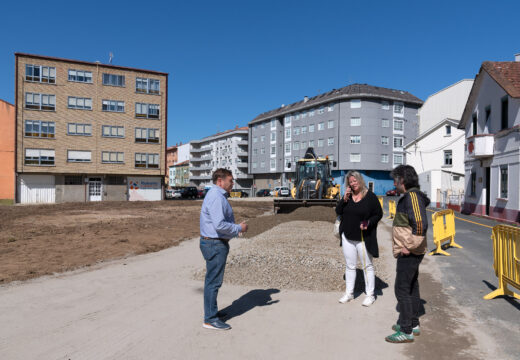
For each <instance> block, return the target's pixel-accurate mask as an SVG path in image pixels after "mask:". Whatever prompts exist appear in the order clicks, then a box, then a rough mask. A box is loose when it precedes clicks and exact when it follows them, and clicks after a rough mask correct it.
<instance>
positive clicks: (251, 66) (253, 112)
mask: <svg viewBox="0 0 520 360" xmlns="http://www.w3.org/2000/svg"><path fill="white" fill-rule="evenodd" d="M2 6H3V15H4V16H3V19H2V21H1V22H0V30H1V32H0V33H1V34H3V37H2V45H1V52H0V54H1V56H0V79H1V81H0V98H1V99H4V100H6V101H9V102H11V103H13V102H14V53H15V52H25V53H33V54H41V55H48V56H56V57H64V58H70V59H77V60H84V61H96V60H100V61H101V62H104V63H107V62H108V54H109V52H113V53H114V55H115V57H114V60H113V63H114V64H117V65H122V66H129V67H137V68H143V69H150V70H157V71H164V72H168V73H169V74H170V78H169V104H168V145H174V144H175V143H177V142H181V141H182V142H187V141H189V140H193V139H200V138H202V137H205V136H208V135H211V134H213V133H215V132H217V131H223V130H226V129H230V128H233V127H235V125H239V126H245V125H247V123H248V122H249V121H251V120H252V119H253V118H254V117H255V116H257V115H258V114H260V113H262V112H265V111H268V110H271V109H274V108H277V107H279V106H280V105H281V104H289V103H292V102H295V101H299V100H300V99H302V98H303V97H304V96H305V95H307V96H314V95H317V94H318V93H321V92H326V91H329V90H331V89H333V88H340V87H343V86H346V85H348V84H352V83H367V84H371V85H376V86H383V87H389V88H394V89H400V90H406V91H409V92H411V93H412V94H414V95H415V96H417V97H419V98H421V99H423V100H425V99H426V98H427V97H428V95H430V94H432V93H434V92H436V91H438V90H440V89H442V88H444V87H446V86H448V85H450V84H452V83H454V82H457V81H458V80H460V79H463V78H474V76H475V74H476V73H477V72H478V70H479V67H480V64H481V63H482V61H486V60H492V61H512V60H513V59H514V54H515V53H518V52H520V43H519V39H520V36H519V35H520V28H519V27H518V13H520V2H518V1H501V0H497V1H494V2H491V1H453V0H452V1H435V2H428V3H426V2H423V1H393V2H389V1H355V2H354V1H319V2H318V1H305V0H300V1H282V0H279V1H270V0H265V1H247V0H242V1H226V0H222V1H209V0H208V1H168V2H167V1H145V2H142V1H139V2H138V1H133V0H127V1H90V2H75V1H68V2H66V1H43V2H42V1H32V0H26V1H23V2H22V1H9V2H7V3H6V4H3V5H2Z"/></svg>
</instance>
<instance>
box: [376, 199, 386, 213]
mask: <svg viewBox="0 0 520 360" xmlns="http://www.w3.org/2000/svg"><path fill="white" fill-rule="evenodd" d="M377 198H378V199H379V204H381V209H382V210H383V213H384V212H385V208H384V207H383V197H382V196H378V197H377Z"/></svg>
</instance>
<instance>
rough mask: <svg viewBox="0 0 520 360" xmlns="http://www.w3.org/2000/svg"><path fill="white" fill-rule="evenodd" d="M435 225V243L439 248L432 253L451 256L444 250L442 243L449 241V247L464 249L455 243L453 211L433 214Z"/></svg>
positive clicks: (431, 253)
mask: <svg viewBox="0 0 520 360" xmlns="http://www.w3.org/2000/svg"><path fill="white" fill-rule="evenodd" d="M432 224H433V242H434V243H435V245H436V246H437V248H436V249H435V250H433V251H432V252H430V255H433V254H443V255H446V256H450V254H448V253H447V252H446V251H444V250H443V249H442V243H443V242H444V241H446V240H449V241H450V242H449V243H448V247H456V248H459V249H462V246H460V245H459V244H457V243H455V214H454V213H453V210H451V209H448V210H442V211H437V212H436V213H434V214H432Z"/></svg>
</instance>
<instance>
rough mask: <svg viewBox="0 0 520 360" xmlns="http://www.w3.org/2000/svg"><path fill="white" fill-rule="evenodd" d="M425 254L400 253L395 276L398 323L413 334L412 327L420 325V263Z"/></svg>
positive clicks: (405, 331)
mask: <svg viewBox="0 0 520 360" xmlns="http://www.w3.org/2000/svg"><path fill="white" fill-rule="evenodd" d="M423 258H424V255H414V254H410V255H399V257H398V258H397V270H396V276H395V297H396V298H397V306H398V310H399V320H398V322H397V323H398V324H399V326H400V327H401V331H402V332H404V333H406V334H411V333H412V329H413V328H414V327H416V326H417V325H419V309H420V306H421V297H420V295H419V280H418V278H419V265H420V264H421V261H422V259H423Z"/></svg>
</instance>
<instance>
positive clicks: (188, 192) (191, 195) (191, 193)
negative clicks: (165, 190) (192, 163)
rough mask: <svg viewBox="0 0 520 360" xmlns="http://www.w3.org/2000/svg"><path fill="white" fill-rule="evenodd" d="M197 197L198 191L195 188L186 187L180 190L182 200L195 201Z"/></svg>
mask: <svg viewBox="0 0 520 360" xmlns="http://www.w3.org/2000/svg"><path fill="white" fill-rule="evenodd" d="M198 196H199V190H197V188H196V187H195V186H186V187H184V188H182V190H181V197H182V198H183V199H196V198H197V197H198Z"/></svg>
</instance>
